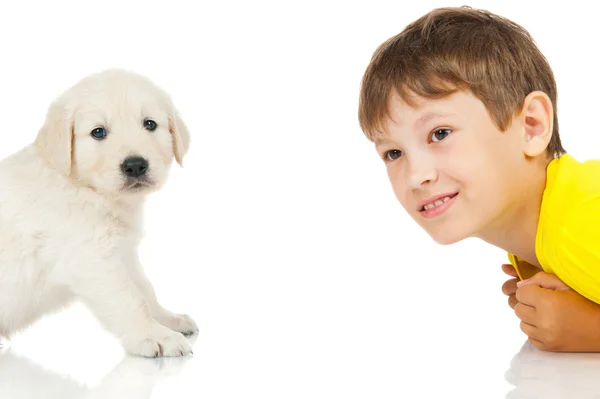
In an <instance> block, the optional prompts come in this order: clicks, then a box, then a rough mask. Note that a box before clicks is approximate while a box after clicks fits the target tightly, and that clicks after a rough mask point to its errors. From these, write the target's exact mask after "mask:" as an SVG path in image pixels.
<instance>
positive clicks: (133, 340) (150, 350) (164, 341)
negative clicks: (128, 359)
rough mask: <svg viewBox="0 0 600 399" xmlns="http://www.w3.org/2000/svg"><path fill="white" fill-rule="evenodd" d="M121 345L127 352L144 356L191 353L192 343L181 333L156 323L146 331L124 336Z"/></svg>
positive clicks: (184, 354)
mask: <svg viewBox="0 0 600 399" xmlns="http://www.w3.org/2000/svg"><path fill="white" fill-rule="evenodd" d="M123 346H124V347H125V350H126V351H127V352H128V353H129V354H131V355H139V356H144V357H163V356H164V357H167V356H186V355H189V354H191V353H192V345H191V344H190V342H189V341H188V340H187V339H186V338H185V337H184V336H183V335H181V334H180V333H178V332H175V331H172V330H170V329H168V328H166V327H165V326H162V325H160V324H158V323H156V324H155V325H153V326H152V327H151V328H149V329H148V330H146V331H140V332H139V333H137V334H131V335H128V336H126V337H124V338H123Z"/></svg>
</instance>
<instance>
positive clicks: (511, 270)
mask: <svg viewBox="0 0 600 399" xmlns="http://www.w3.org/2000/svg"><path fill="white" fill-rule="evenodd" d="M502 271H503V272H504V273H506V274H508V275H509V276H511V277H519V275H518V274H517V271H516V270H515V268H514V266H513V265H511V264H507V263H505V264H503V265H502Z"/></svg>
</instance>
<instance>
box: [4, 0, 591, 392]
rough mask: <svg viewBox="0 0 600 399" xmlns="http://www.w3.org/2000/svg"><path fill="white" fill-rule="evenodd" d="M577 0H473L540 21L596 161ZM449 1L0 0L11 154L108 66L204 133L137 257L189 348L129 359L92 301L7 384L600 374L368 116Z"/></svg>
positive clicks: (251, 387)
mask: <svg viewBox="0 0 600 399" xmlns="http://www.w3.org/2000/svg"><path fill="white" fill-rule="evenodd" d="M413 3H416V5H415V4H413ZM532 3H533V4H532ZM576 3H577V2H573V1H571V2H568V5H566V4H564V3H563V5H562V6H550V5H548V4H549V3H548V2H541V1H540V2H524V1H519V2H515V3H507V2H496V1H476V2H472V3H470V5H471V6H473V7H481V8H487V9H489V10H490V11H493V12H495V13H498V14H501V15H504V16H506V17H509V18H511V19H513V20H514V21H515V22H517V23H519V24H522V25H524V26H525V27H526V28H527V29H528V30H529V31H530V32H531V34H532V35H533V36H534V38H535V39H536V40H537V42H538V44H539V46H540V47H541V49H542V51H543V52H544V53H545V54H546V56H547V58H548V59H549V61H550V63H551V66H552V67H553V69H554V71H555V75H556V79H557V81H558V87H559V107H558V108H559V109H558V113H559V117H560V127H561V132H562V139H563V143H564V145H565V147H566V149H567V150H568V151H569V152H570V153H571V154H573V155H574V156H575V157H577V158H579V159H581V160H583V159H588V158H593V157H597V156H598V148H599V145H600V138H599V137H600V134H599V132H600V127H599V126H598V122H597V118H598V110H597V109H598V104H599V100H598V98H597V94H596V93H598V91H599V89H600V87H599V85H600V83H598V79H597V76H598V62H597V55H596V54H597V49H596V44H597V39H598V33H597V19H596V15H595V13H593V12H591V10H589V9H586V7H587V6H584V5H583V4H584V3H581V5H579V6H578V5H577V4H576ZM9 4H10V5H9ZM446 5H454V6H460V5H463V3H462V2H451V1H447V2H441V1H419V2H412V1H411V2H405V1H400V0H396V1H375V0H369V1H362V2H357V1H356V2H348V1H343V2H342V1H339V2H333V1H302V2H290V1H273V2H271V3H268V2H265V1H252V2H246V1H241V0H240V1H214V0H211V1H201V2H195V3H192V2H191V1H190V2H183V1H174V0H170V1H168V2H167V1H164V2H149V1H144V2H141V1H140V2H127V1H123V0H121V1H108V0H104V1H102V2H93V3H92V2H87V1H81V2H75V1H71V2H67V1H52V2H45V3H42V2H40V3H34V2H27V1H20V2H4V1H3V2H2V3H1V5H0V120H1V122H2V128H1V130H0V157H4V156H6V155H8V154H10V153H12V152H14V151H17V150H18V149H20V148H21V147H23V146H25V145H27V144H28V143H30V142H31V141H32V140H33V138H34V136H35V134H36V132H37V130H38V129H39V127H40V126H41V124H42V122H43V119H44V116H45V112H46V109H47V107H48V105H49V103H50V102H51V101H52V99H53V98H55V97H56V96H57V95H58V94H60V93H61V92H62V91H63V90H65V89H66V88H67V87H69V86H70V85H72V84H73V83H75V82H76V81H77V80H78V79H80V78H81V77H83V76H85V75H87V74H90V73H93V72H97V71H100V70H102V69H104V68H107V67H122V68H127V69H131V70H134V71H137V72H139V73H142V74H145V75H147V76H148V77H150V78H151V79H153V80H154V81H155V82H156V83H158V84H159V85H161V86H162V87H163V88H165V89H166V90H167V91H168V92H169V93H170V94H171V95H172V96H173V99H174V101H175V104H176V105H177V106H178V108H179V111H180V112H181V114H182V115H183V117H184V119H185V121H186V123H187V124H188V126H189V128H190V130H191V134H192V146H191V150H190V152H189V155H188V157H187V158H186V159H185V162H184V163H185V167H184V168H183V169H180V168H178V167H177V166H174V169H173V172H172V175H171V180H170V182H169V184H168V185H167V186H166V187H165V188H164V190H163V191H162V192H160V193H158V194H156V195H154V196H153V197H151V199H150V200H149V202H148V207H147V219H146V231H147V238H146V241H145V242H144V245H143V246H142V248H141V251H142V260H143V261H144V264H145V267H146V270H147V272H148V274H149V276H150V278H151V280H152V281H153V282H154V284H155V286H156V290H157V292H158V295H159V297H160V299H161V300H162V302H163V304H164V305H165V306H166V307H168V308H170V309H172V310H174V311H178V312H186V313H189V314H190V315H192V316H193V317H194V319H195V320H196V321H197V323H198V325H199V327H200V333H199V334H198V336H197V337H196V338H195V343H194V356H193V357H191V358H188V359H166V360H160V359H159V360H146V359H139V358H131V357H128V356H125V355H124V353H123V352H122V349H121V348H120V346H119V345H118V343H117V342H116V341H115V340H114V339H113V338H112V337H111V336H110V335H109V334H108V333H106V332H105V331H103V330H102V329H101V327H100V326H99V325H98V323H97V322H96V320H95V319H94V318H93V316H91V315H90V314H89V313H88V312H87V310H86V309H84V308H83V307H81V306H79V305H76V306H74V307H72V308H70V309H69V310H67V311H65V312H63V313H61V314H58V315H54V316H51V317H48V318H46V319H44V320H42V321H41V322H39V323H37V324H36V325H34V326H33V327H31V328H30V329H29V330H27V331H25V332H23V333H22V334H20V335H18V336H16V337H15V338H14V339H13V341H12V342H11V344H10V348H9V349H8V350H4V352H3V354H1V355H0V397H2V398H3V399H4V398H38V397H40V398H42V397H43V398H82V397H98V398H134V399H135V398H157V399H158V398H173V397H181V396H185V397H190V398H238V397H240V398H241V397H243V398H246V397H252V398H254V397H256V398H399V397H401V398H449V397H453V398H454V397H456V398H505V397H506V398H533V397H544V398H565V397H569V398H583V397H586V398H587V397H592V396H594V395H593V394H598V392H600V387H599V386H598V383H597V382H596V381H597V380H598V377H597V376H598V375H599V374H600V358H599V357H598V356H596V355H552V354H547V353H542V352H539V351H537V350H535V349H533V348H532V347H531V346H529V345H526V344H525V342H526V339H525V336H524V335H523V334H522V333H521V332H520V330H519V325H518V319H517V318H516V316H515V315H514V314H513V313H512V310H511V309H510V308H509V307H508V305H507V301H506V297H504V296H503V295H502V293H501V291H500V287H501V285H502V283H503V282H504V280H505V279H506V277H505V276H504V275H503V274H502V272H501V270H500V265H501V264H502V263H503V262H505V261H506V256H505V254H504V252H503V251H501V250H498V249H495V248H491V247H489V246H488V245H487V244H485V243H483V242H480V241H476V240H466V241H464V242H462V243H459V244H456V245H453V246H448V247H444V246H438V245H437V244H435V243H433V241H432V240H431V239H430V238H429V237H428V236H427V235H426V234H425V233H424V232H422V231H421V230H420V229H419V228H418V227H417V226H416V225H415V224H414V222H412V221H411V220H410V219H409V218H408V217H407V216H406V215H404V214H403V212H402V209H401V207H400V205H399V204H398V203H397V202H396V200H395V199H394V196H393V194H392V191H391V188H390V186H389V183H388V181H387V176H386V174H385V169H384V165H383V163H382V162H381V161H380V160H379V158H378V157H377V155H376V153H375V151H374V150H373V147H372V144H371V143H369V142H368V141H367V140H366V139H365V138H364V137H363V135H362V133H361V131H360V129H359V127H358V122H357V116H356V115H357V101H358V90H359V83H360V79H361V77H362V74H363V72H364V69H365V67H366V66H367V64H368V62H369V59H370V57H371V54H372V52H373V51H374V50H375V48H376V47H377V46H378V45H379V44H380V43H381V42H382V41H384V40H385V39H387V38H388V37H390V36H392V35H394V34H396V33H398V32H399V31H401V30H402V29H403V28H404V26H405V25H406V24H408V23H409V22H411V21H413V20H414V19H416V18H418V17H419V16H421V15H422V14H424V13H425V12H428V11H430V10H431V9H432V8H434V7H437V6H446ZM0 245H2V244H1V243H0ZM524 344H525V345H524ZM85 395H88V396H85ZM587 395H589V396H587Z"/></svg>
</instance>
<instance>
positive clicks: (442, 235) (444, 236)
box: [428, 231, 468, 245]
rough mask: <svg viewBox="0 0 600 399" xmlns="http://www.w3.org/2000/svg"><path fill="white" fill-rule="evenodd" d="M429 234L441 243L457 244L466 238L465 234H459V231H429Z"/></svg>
mask: <svg viewBox="0 0 600 399" xmlns="http://www.w3.org/2000/svg"><path fill="white" fill-rule="evenodd" d="M428 233H429V236H430V237H431V238H432V239H433V241H435V242H436V243H437V244H439V245H451V244H456V243H457V242H460V241H462V240H464V239H465V238H468V237H465V236H464V234H459V232H448V231H435V232H432V231H428Z"/></svg>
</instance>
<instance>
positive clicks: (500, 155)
mask: <svg viewBox="0 0 600 399" xmlns="http://www.w3.org/2000/svg"><path fill="white" fill-rule="evenodd" d="M383 126H384V128H385V134H383V133H382V134H381V136H380V137H378V138H377V139H376V141H375V143H376V148H377V151H378V153H379V154H380V156H381V157H382V159H383V160H384V161H385V164H386V167H387V171H388V176H389V178H390V181H391V183H392V187H393V189H394V193H395V195H396V197H397V198H398V200H399V201H400V203H401V204H402V206H403V207H404V208H405V209H406V211H407V212H408V213H409V214H410V215H411V217H412V218H413V219H414V220H415V221H416V222H417V223H418V224H419V225H421V227H423V228H424V229H425V230H426V231H427V232H428V233H429V234H430V235H431V236H432V238H433V239H434V240H435V241H437V242H438V243H441V244H451V243H454V242H457V241H460V240H462V239H464V238H467V237H471V236H477V235H482V234H485V231H486V230H487V229H490V228H492V227H494V225H495V224H498V223H500V221H505V220H506V219H507V218H508V219H510V217H509V216H510V214H511V204H515V203H517V201H518V200H519V195H518V192H519V190H518V186H519V177H520V176H519V175H520V173H519V171H520V172H521V173H522V171H523V170H524V169H523V165H524V164H523V163H524V162H526V160H525V156H524V155H523V151H522V149H521V146H522V135H520V134H519V133H520V132H522V131H523V130H522V126H520V124H519V119H518V118H517V119H514V120H513V123H512V124H511V125H510V126H509V127H508V129H507V130H506V131H504V132H502V131H500V130H499V128H498V127H497V126H496V125H495V124H494V122H493V120H492V119H491V117H490V115H489V114H488V111H487V109H486V108H485V106H484V104H483V103H482V102H481V101H480V100H479V99H478V98H477V97H475V96H474V95H472V94H471V93H470V92H456V93H454V94H452V95H449V96H447V97H444V98H441V99H423V98H419V99H418V101H417V107H416V108H413V107H411V106H409V105H408V104H407V103H406V102H404V101H403V100H402V99H401V98H400V96H398V95H394V96H392V97H391V99H390V102H389V105H388V117H387V119H386V120H385V121H384V125H383ZM495 227H498V226H497V225H496V226H495Z"/></svg>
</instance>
